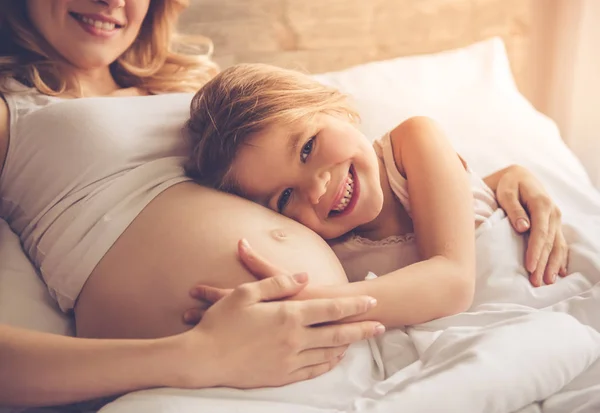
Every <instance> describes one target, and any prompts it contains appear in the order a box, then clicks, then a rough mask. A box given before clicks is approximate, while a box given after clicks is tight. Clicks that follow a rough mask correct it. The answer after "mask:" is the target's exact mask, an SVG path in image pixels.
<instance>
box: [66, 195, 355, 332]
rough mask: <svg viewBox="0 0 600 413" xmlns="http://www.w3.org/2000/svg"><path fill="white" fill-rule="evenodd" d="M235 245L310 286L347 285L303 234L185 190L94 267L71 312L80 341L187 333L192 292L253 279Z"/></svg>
mask: <svg viewBox="0 0 600 413" xmlns="http://www.w3.org/2000/svg"><path fill="white" fill-rule="evenodd" d="M240 238H247V239H248V240H249V241H250V243H251V244H252V245H253V247H254V248H255V249H256V250H257V251H261V253H262V254H264V255H266V256H268V257H269V259H270V260H272V261H273V262H276V263H277V264H279V265H281V266H285V268H287V269H288V270H289V271H290V272H291V273H296V272H306V273H308V274H310V276H311V279H310V283H311V284H320V285H327V284H329V285H331V284H339V283H345V282H347V280H346V277H345V275H344V272H343V270H342V268H341V266H340V264H339V261H338V260H337V258H336V257H335V255H334V254H333V252H332V251H331V249H330V248H329V247H328V246H327V244H326V243H325V241H323V240H322V239H321V238H320V237H319V236H317V235H316V234H315V233H313V232H312V231H311V230H309V229H307V228H306V227H304V226H302V225H300V224H298V223H296V222H294V221H292V220H290V219H288V218H285V217H283V216H281V215H279V214H276V213H274V212H272V211H270V210H268V209H266V208H263V207H261V206H259V205H256V204H253V203H251V202H249V201H246V200H243V199H241V198H238V197H234V196H231V195H227V194H223V193H220V192H216V191H213V190H211V189H207V188H204V187H201V186H198V185H196V184H193V183H182V184H179V185H176V186H173V187H171V188H170V189H168V190H166V191H164V192H163V193H162V194H161V195H160V196H158V197H157V198H156V199H155V200H154V201H153V202H151V203H150V204H149V205H148V206H147V207H146V208H145V209H144V210H143V212H142V213H141V214H140V215H139V216H138V217H137V218H136V219H135V220H134V222H133V223H132V224H131V225H130V226H129V228H128V229H127V230H126V231H125V233H123V234H122V235H121V237H120V238H119V239H118V241H117V242H116V243H115V244H114V245H113V247H112V248H111V249H110V250H109V252H108V253H107V254H106V255H105V256H104V258H103V259H102V260H101V261H100V263H99V264H98V265H97V267H96V269H95V270H94V272H93V273H92V275H91V276H90V278H89V279H88V281H87V283H86V284H85V286H84V288H83V291H82V292H81V295H80V296H79V300H78V302H77V305H76V307H75V316H76V321H77V334H78V335H79V336H81V337H125V338H150V337H159V336H165V335H169V334H174V333H179V332H181V331H184V330H185V329H187V328H189V326H186V325H185V324H184V322H183V318H182V314H183V312H184V311H185V309H186V308H188V307H190V306H193V305H194V304H195V303H194V300H193V299H192V298H191V297H188V298H186V294H185V291H187V290H189V288H190V287H191V286H193V285H194V284H196V283H200V284H207V285H211V286H214V287H219V288H233V287H235V286H237V285H239V284H242V283H245V282H250V281H255V280H256V278H255V277H254V276H253V275H251V274H250V273H249V272H248V271H247V270H246V269H245V268H244V267H243V266H242V264H241V263H240V262H239V261H238V260H237V259H236V245H237V241H238V240H239V239H240ZM300 251H301V253H299V252H300Z"/></svg>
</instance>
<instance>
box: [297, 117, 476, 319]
mask: <svg viewBox="0 0 600 413" xmlns="http://www.w3.org/2000/svg"><path fill="white" fill-rule="evenodd" d="M391 140H392V147H393V151H394V159H395V161H396V166H397V168H398V170H399V171H400V173H402V174H403V175H404V176H405V177H406V178H407V180H408V182H409V185H408V191H409V197H410V201H411V211H412V219H413V225H414V230H415V234H416V239H417V243H418V249H419V253H420V255H421V257H422V259H423V261H421V262H418V263H416V264H413V265H410V266H408V267H405V268H402V269H399V270H396V271H394V272H391V273H389V274H386V275H384V276H381V277H378V278H376V279H373V280H367V281H360V282H355V283H351V284H348V285H345V286H336V287H335V288H331V289H330V288H327V287H323V288H321V287H319V288H318V289H317V288H315V289H311V290H310V292H309V295H310V296H311V297H314V296H327V297H331V296H345V295H354V294H366V295H369V296H372V297H374V298H376V299H377V302H378V305H377V307H376V308H375V309H373V310H371V311H369V312H368V313H367V314H365V316H368V317H370V318H371V319H375V320H377V321H380V322H381V323H383V324H384V325H386V326H388V327H397V326H402V325H410V324H418V323H423V322H426V321H430V320H432V319H435V318H439V317H444V316H449V315H453V314H456V313H459V312H461V311H465V310H467V309H468V308H469V306H470V305H471V302H472V300H473V293H474V286H475V234H474V217H473V195H472V191H471V187H470V184H469V181H468V178H467V174H466V173H465V169H464V167H463V164H462V163H461V161H460V159H459V157H458V156H457V154H456V152H455V151H454V149H453V148H452V146H451V145H450V143H449V142H448V140H447V139H446V137H445V136H444V134H443V133H442V132H441V131H440V130H439V128H438V127H437V126H436V125H435V123H434V122H433V121H432V120H430V119H428V118H423V117H417V118H411V119H409V120H407V121H405V122H403V123H402V124H401V125H399V126H398V127H397V128H396V129H394V130H393V131H392V132H391ZM380 275H381V274H380ZM307 292H308V291H307Z"/></svg>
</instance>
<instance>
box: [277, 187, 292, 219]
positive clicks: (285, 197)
mask: <svg viewBox="0 0 600 413" xmlns="http://www.w3.org/2000/svg"><path fill="white" fill-rule="evenodd" d="M293 191H294V190H293V189H292V188H287V189H286V190H284V191H283V192H282V193H281V196H280V197H279V199H278V200H277V211H279V213H280V214H281V213H283V210H284V209H285V207H286V206H287V204H288V202H290V197H291V196H292V192H293Z"/></svg>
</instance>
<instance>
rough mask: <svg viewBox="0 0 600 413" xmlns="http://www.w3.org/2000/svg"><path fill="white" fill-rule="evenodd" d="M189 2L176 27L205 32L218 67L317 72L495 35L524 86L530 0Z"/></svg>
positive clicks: (529, 42)
mask: <svg viewBox="0 0 600 413" xmlns="http://www.w3.org/2000/svg"><path fill="white" fill-rule="evenodd" d="M190 2H191V6H190V9H189V10H187V11H186V13H185V15H184V16H183V17H182V22H181V23H182V27H184V29H185V31H188V32H192V33H196V34H203V35H205V36H208V37H210V38H211V39H212V40H213V42H214V44H215V60H216V61H217V62H218V63H219V64H220V65H221V66H222V67H226V66H229V65H231V64H235V63H238V62H265V63H272V64H277V65H282V66H286V67H295V68H303V69H305V70H308V71H310V72H313V73H317V72H323V71H329V70H338V69H342V68H345V67H348V66H350V65H355V64H359V63H363V62H367V61H372V60H383V59H389V58H392V57H397V56H404V55H411V54H420V53H429V52H435V51H440V50H444V49H450V48H454V47H460V46H465V45H468V44H470V43H473V42H475V41H478V40H482V39H486V38H489V37H491V36H501V37H502V38H503V39H504V41H505V42H506V46H507V49H508V53H509V57H510V59H511V64H512V67H513V71H514V73H515V76H516V78H517V82H518V83H519V86H520V88H521V90H522V91H523V92H524V93H525V94H527V93H528V90H529V87H528V83H529V82H528V80H527V77H528V67H527V66H528V64H529V61H528V57H529V54H530V47H531V46H530V45H531V36H530V32H531V26H532V17H533V16H532V13H531V8H532V7H531V5H532V0H190Z"/></svg>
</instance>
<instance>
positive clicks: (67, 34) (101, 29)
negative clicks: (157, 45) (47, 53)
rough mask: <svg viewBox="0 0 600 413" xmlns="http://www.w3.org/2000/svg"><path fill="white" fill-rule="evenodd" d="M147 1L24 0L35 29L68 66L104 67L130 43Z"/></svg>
mask: <svg viewBox="0 0 600 413" xmlns="http://www.w3.org/2000/svg"><path fill="white" fill-rule="evenodd" d="M149 5H150V0H27V12H28V15H29V19H30V21H31V23H32V24H33V26H34V27H35V29H36V30H37V31H38V32H39V33H40V34H41V35H42V36H43V37H44V39H46V41H47V42H48V43H49V44H50V46H52V47H53V48H54V50H55V51H56V52H58V53H59V54H60V55H61V56H62V57H63V58H64V59H65V60H66V61H68V62H69V63H70V64H71V65H72V66H74V67H76V68H78V69H82V70H92V69H99V68H106V67H108V66H109V65H110V64H111V63H113V62H114V61H115V60H117V58H118V57H119V56H121V55H122V54H123V53H124V52H125V51H126V50H127V49H128V48H129V47H130V46H131V45H132V43H133V42H134V40H135V39H136V37H137V35H138V32H139V31H140V27H141V26H142V22H143V21H144V18H145V17H146V14H147V13H148V7H149Z"/></svg>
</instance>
